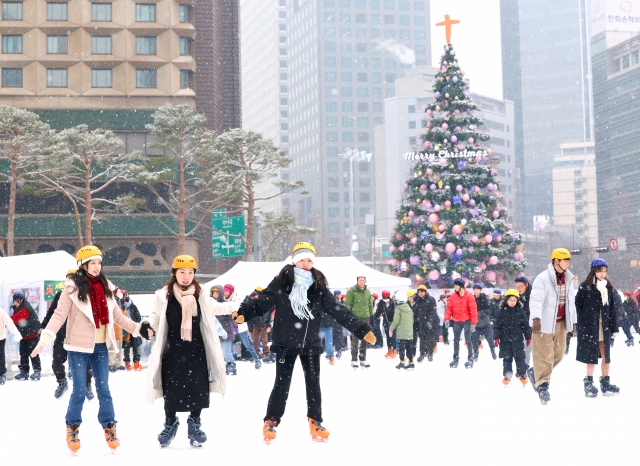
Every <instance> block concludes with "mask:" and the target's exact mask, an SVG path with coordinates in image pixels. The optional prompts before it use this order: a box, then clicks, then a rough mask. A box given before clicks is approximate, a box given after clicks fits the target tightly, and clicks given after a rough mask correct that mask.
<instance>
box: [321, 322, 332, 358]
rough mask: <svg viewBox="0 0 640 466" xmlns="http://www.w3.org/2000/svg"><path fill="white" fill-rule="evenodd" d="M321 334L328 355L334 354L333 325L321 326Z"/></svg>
mask: <svg viewBox="0 0 640 466" xmlns="http://www.w3.org/2000/svg"><path fill="white" fill-rule="evenodd" d="M320 335H321V336H322V337H323V338H324V350H325V351H326V352H327V356H333V327H320Z"/></svg>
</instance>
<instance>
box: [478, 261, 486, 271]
mask: <svg viewBox="0 0 640 466" xmlns="http://www.w3.org/2000/svg"><path fill="white" fill-rule="evenodd" d="M486 268H487V264H485V263H484V262H483V263H482V264H480V270H485V269H486Z"/></svg>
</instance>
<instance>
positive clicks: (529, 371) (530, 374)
mask: <svg viewBox="0 0 640 466" xmlns="http://www.w3.org/2000/svg"><path fill="white" fill-rule="evenodd" d="M527 377H528V378H529V382H531V387H532V388H533V391H535V392H537V391H538V389H536V376H535V374H534V373H533V367H529V369H527Z"/></svg>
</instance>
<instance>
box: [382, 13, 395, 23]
mask: <svg viewBox="0 0 640 466" xmlns="http://www.w3.org/2000/svg"><path fill="white" fill-rule="evenodd" d="M395 22H396V18H395V16H393V15H384V24H394V23H395Z"/></svg>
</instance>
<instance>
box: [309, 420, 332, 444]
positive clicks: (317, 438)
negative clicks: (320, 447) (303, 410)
mask: <svg viewBox="0 0 640 466" xmlns="http://www.w3.org/2000/svg"><path fill="white" fill-rule="evenodd" d="M308 419H309V433H310V434H311V440H313V441H314V442H328V441H329V431H328V430H327V429H325V428H324V427H323V426H322V424H320V421H314V420H313V419H311V418H308Z"/></svg>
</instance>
